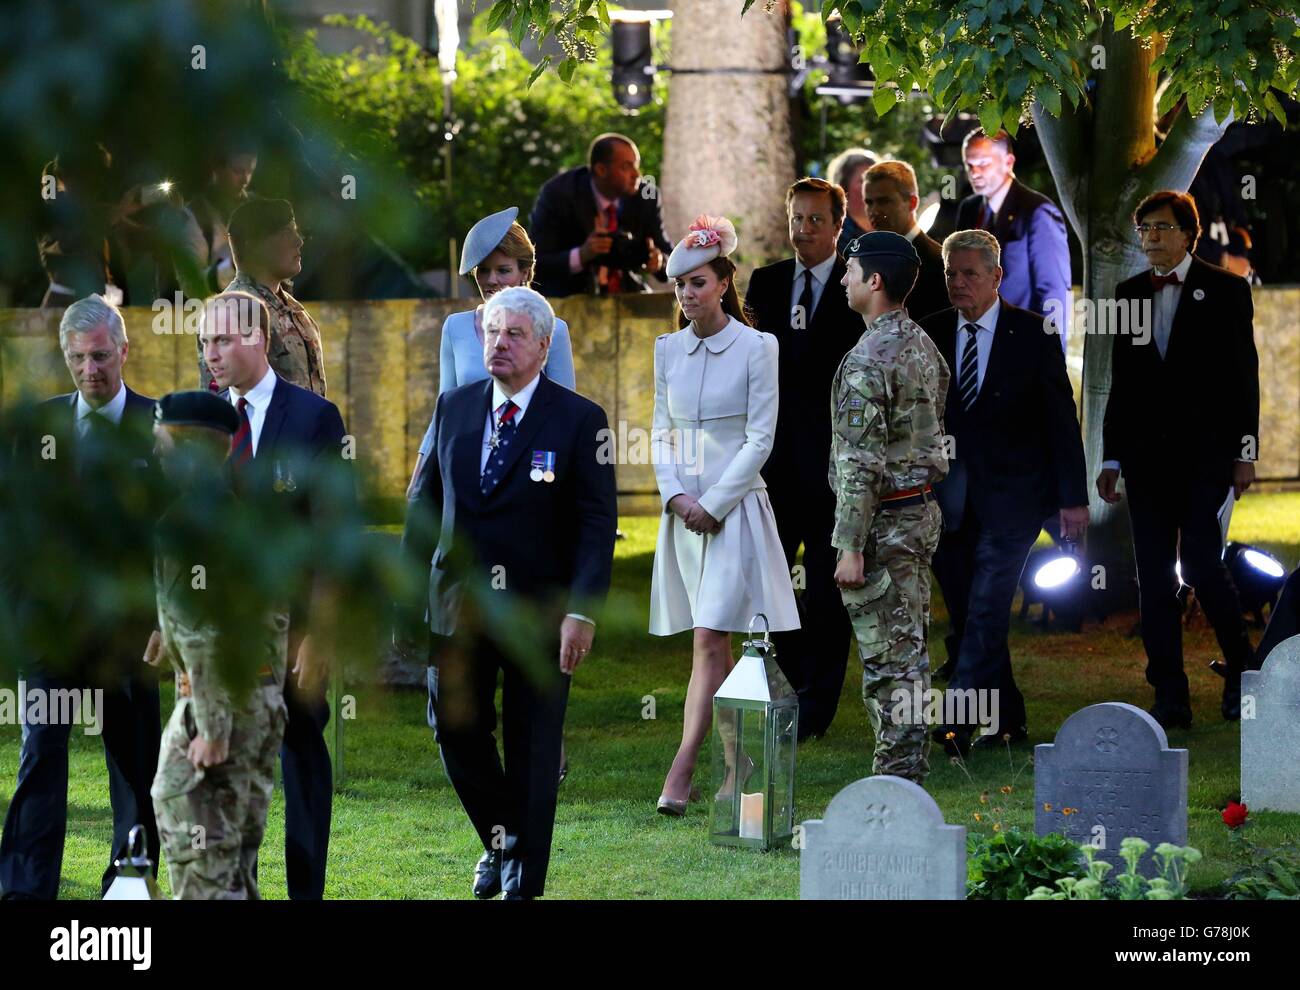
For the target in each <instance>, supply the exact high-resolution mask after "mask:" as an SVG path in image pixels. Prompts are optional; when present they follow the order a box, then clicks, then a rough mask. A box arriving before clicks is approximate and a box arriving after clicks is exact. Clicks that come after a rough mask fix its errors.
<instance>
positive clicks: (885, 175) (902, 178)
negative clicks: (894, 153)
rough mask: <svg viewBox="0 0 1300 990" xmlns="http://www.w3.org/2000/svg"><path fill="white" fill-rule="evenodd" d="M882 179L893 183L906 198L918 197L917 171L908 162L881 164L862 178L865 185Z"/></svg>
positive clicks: (869, 170)
mask: <svg viewBox="0 0 1300 990" xmlns="http://www.w3.org/2000/svg"><path fill="white" fill-rule="evenodd" d="M882 179H883V180H885V181H887V182H892V183H893V184H894V185H895V186H896V187H897V188H898V191H899V192H901V193H903V194H904V195H906V196H916V195H917V191H916V170H915V169H913V168H912V166H911V165H909V164H907V162H899V161H888V162H879V163H877V164H875V165H872V166H871V168H869V169H867V173H866V175H864V176H863V177H862V181H863V182H864V183H867V182H879V181H881V180H882Z"/></svg>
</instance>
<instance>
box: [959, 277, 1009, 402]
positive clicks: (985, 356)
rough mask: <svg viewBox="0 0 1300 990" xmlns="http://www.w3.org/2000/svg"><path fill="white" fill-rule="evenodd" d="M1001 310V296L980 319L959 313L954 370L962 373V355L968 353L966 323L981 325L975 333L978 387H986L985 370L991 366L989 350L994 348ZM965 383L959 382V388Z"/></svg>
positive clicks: (976, 380) (976, 379)
mask: <svg viewBox="0 0 1300 990" xmlns="http://www.w3.org/2000/svg"><path fill="white" fill-rule="evenodd" d="M1000 312H1002V299H1001V297H999V298H997V299H995V300H993V305H992V306H990V307H989V308H988V309H987V310H986V311H985V313H984V315H983V316H981V317H980V318H979V319H978V320H968V319H966V318H965V317H963V316H962V315H961V313H958V314H957V351H956V353H955V354H954V355H953V358H954V359H955V361H956V363H957V367H956V369H954V371H955V373H956V374H958V375H960V374H961V361H962V355H964V354H965V353H966V338H967V336H968V334H967V333H966V324H967V323H974V324H975V325H976V326H978V327H979V332H978V333H976V334H975V362H976V370H975V382H976V387H977V388H983V387H984V372H985V370H986V369H987V368H988V366H989V352H990V351H991V350H992V349H993V333H994V331H996V330H997V326H998V314H999V313H1000ZM963 384H964V383H963V382H958V383H957V385H958V388H960V387H961V386H962V385H963Z"/></svg>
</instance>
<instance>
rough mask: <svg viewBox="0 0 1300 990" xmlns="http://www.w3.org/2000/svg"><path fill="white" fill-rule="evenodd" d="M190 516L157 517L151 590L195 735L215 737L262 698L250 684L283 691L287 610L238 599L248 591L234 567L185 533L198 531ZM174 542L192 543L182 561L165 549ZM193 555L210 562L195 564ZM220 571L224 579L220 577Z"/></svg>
mask: <svg viewBox="0 0 1300 990" xmlns="http://www.w3.org/2000/svg"><path fill="white" fill-rule="evenodd" d="M194 514H195V513H194V512H193V511H192V510H181V511H178V510H177V508H176V507H173V508H172V509H171V510H169V511H168V512H167V513H164V514H163V516H162V518H161V519H160V520H159V528H160V537H159V540H158V543H157V547H156V550H155V554H154V593H155V596H156V600H157V605H158V628H159V629H160V630H161V632H162V640H163V655H164V656H166V657H167V658H168V660H169V661H170V662H171V665H172V667H173V668H174V669H175V671H176V681H177V684H178V686H180V685H185V686H186V687H187V688H188V691H189V696H190V698H191V700H192V704H193V711H194V724H195V728H196V729H197V731H198V733H199V734H200V735H201V736H203V737H204V738H205V739H208V740H209V741H212V742H218V741H220V740H223V739H229V737H230V730H231V725H232V722H233V720H234V717H235V715H236V714H238V713H240V712H243V711H246V710H248V709H249V707H250V706H252V705H255V704H258V703H259V701H260V700H261V697H262V692H261V691H260V690H254V687H255V685H257V684H258V683H259V682H261V683H265V682H266V681H267V680H268V679H273V680H274V682H275V684H276V685H279V687H280V688H283V685H284V678H285V668H286V666H287V660H288V648H289V640H288V636H289V610H288V608H286V607H270V608H268V607H266V606H265V605H264V604H260V603H259V604H257V605H256V606H250V604H249V603H248V602H247V601H242V602H240V603H239V604H236V602H237V599H238V596H240V594H241V591H243V593H244V595H245V596H246V595H247V591H246V590H244V589H243V588H242V583H241V582H240V581H239V577H238V569H237V567H234V566H231V565H230V563H229V562H228V561H227V562H225V563H222V562H221V554H219V553H217V554H215V555H214V554H212V553H207V552H204V550H205V548H203V547H201V546H200V544H201V543H202V540H201V538H200V539H196V540H190V539H186V538H185V535H186V534H187V533H194V531H195V528H194V525H193V523H194V520H191V519H188V518H185V517H186V516H190V515H194ZM163 533H167V534H168V536H162V535H161V534H163ZM178 545H191V546H194V552H193V554H192V555H187V556H186V557H185V558H184V559H182V557H181V556H180V555H178V554H177V553H175V552H174V551H169V550H168V547H169V546H171V547H175V546H178ZM209 549H210V548H209ZM196 559H204V560H208V561H209V565H208V566H205V567H202V568H200V567H196V566H195V565H194V564H193V562H192V561H193V560H196ZM223 573H224V574H226V575H229V577H227V578H222V577H221V575H222V574H223ZM218 611H219V613H220V619H221V621H219V620H218ZM241 685H242V687H243V689H242V690H241V689H240V686H241ZM182 693H183V691H182Z"/></svg>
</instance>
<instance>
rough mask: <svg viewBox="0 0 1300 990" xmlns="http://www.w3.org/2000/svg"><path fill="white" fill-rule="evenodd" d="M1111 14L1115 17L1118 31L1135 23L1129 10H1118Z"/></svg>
mask: <svg viewBox="0 0 1300 990" xmlns="http://www.w3.org/2000/svg"><path fill="white" fill-rule="evenodd" d="M1111 16H1112V17H1113V19H1114V22H1115V30H1116V31H1123V30H1124V29H1125V28H1126V27H1128V26H1129V25H1130V24H1132V23H1133V15H1132V14H1130V13H1129V12H1128V11H1127V10H1116V11H1115V12H1114V14H1112V15H1111Z"/></svg>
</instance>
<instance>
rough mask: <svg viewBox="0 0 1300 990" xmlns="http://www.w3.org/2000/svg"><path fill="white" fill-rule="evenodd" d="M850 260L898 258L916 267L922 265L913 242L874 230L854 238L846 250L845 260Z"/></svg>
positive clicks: (889, 232) (893, 234) (898, 235)
mask: <svg viewBox="0 0 1300 990" xmlns="http://www.w3.org/2000/svg"><path fill="white" fill-rule="evenodd" d="M849 258H897V259H898V260H899V261H910V262H912V264H914V265H919V264H920V263H921V258H920V256H919V255H918V254H917V253H916V248H914V247H913V246H912V242H911V241H909V240H908V239H907V238H906V237H903V236H902V235H901V234H895V233H894V232H893V231H889V230H873V231H871V232H869V233H866V234H861V235H859V236H857V237H855V238H853V240H851V241H849V246H848V247H846V248H845V249H844V260H845V261H847V260H848V259H849Z"/></svg>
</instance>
